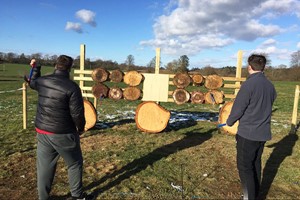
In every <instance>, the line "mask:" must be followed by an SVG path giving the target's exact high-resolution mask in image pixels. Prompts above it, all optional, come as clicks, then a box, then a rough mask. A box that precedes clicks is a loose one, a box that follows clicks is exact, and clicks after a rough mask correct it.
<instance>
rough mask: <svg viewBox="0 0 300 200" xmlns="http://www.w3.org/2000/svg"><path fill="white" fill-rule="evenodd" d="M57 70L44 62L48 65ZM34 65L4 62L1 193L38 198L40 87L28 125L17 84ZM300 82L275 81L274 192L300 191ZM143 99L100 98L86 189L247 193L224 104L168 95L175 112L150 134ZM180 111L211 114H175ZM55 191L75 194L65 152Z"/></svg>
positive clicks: (144, 194)
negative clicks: (144, 126) (298, 100)
mask: <svg viewBox="0 0 300 200" xmlns="http://www.w3.org/2000/svg"><path fill="white" fill-rule="evenodd" d="M52 70H53V68H50V67H45V68H43V73H44V74H45V73H49V72H51V71H52ZM28 73H29V68H28V66H21V65H5V67H3V65H0V97H1V98H0V113H1V114H0V120H1V123H0V132H1V135H0V169H1V170H0V199H16V200H17V199H37V191H36V168H35V161H36V157H35V156H36V150H35V148H36V138H35V132H34V122H33V121H34V117H35V110H36V103H37V95H36V92H35V91H32V90H30V89H28V128H27V129H26V130H23V126H22V91H21V90H18V89H19V88H21V87H22V83H23V79H22V77H23V75H24V74H28ZM297 84H298V85H299V84H300V83H299V82H274V85H275V87H276V90H277V93H278V97H277V99H276V101H275V103H274V108H273V110H274V112H273V116H272V133H273V139H272V140H271V141H268V142H267V143H266V148H265V151H264V154H263V168H264V169H263V180H262V182H263V183H262V185H263V192H264V194H266V195H267V199H299V197H300V169H299V160H300V144H299V140H298V135H297V134H296V135H290V134H289V131H290V128H291V116H292V109H293V101H294V94H295V85H297ZM139 103H141V101H132V102H131V101H125V100H120V101H113V100H110V99H104V100H102V101H99V102H98V107H97V112H98V122H97V125H96V127H95V128H94V129H92V130H90V131H88V132H86V133H85V134H84V135H83V137H82V139H81V145H82V151H83V154H84V176H83V177H84V186H85V189H86V190H87V191H89V192H93V193H94V194H96V195H97V199H238V198H240V195H241V192H240V183H239V178H238V174H237V170H236V161H235V155H236V152H235V139H234V136H232V135H227V134H225V133H224V132H222V131H220V130H218V129H217V128H216V124H217V121H216V120H217V117H218V110H219V107H218V106H212V105H196V104H190V103H187V104H184V105H181V106H178V105H175V104H174V103H161V105H162V106H163V107H165V108H166V109H168V110H170V111H171V117H172V119H175V120H172V122H170V123H169V125H168V127H167V128H166V129H165V130H164V131H163V132H162V133H159V134H147V133H143V132H141V131H140V130H139V129H137V127H136V124H135V122H134V113H135V109H136V107H137V105H138V104H139ZM298 111H300V108H299V110H298ZM179 113H184V114H187V116H189V115H193V116H198V115H203V116H204V118H205V119H203V120H195V119H194V118H188V119H187V120H176V119H177V118H176V116H178V114H179ZM299 117H300V116H299V114H298V120H297V121H298V122H299ZM298 134H299V131H298ZM180 187H181V188H180ZM51 195H52V199H65V198H66V197H68V196H69V188H68V179H67V171H66V168H65V166H64V163H63V161H62V160H59V164H58V168H57V173H56V177H55V180H54V184H53V188H52V192H51Z"/></svg>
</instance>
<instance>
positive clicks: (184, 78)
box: [173, 73, 191, 88]
mask: <svg viewBox="0 0 300 200" xmlns="http://www.w3.org/2000/svg"><path fill="white" fill-rule="evenodd" d="M173 83H174V85H176V87H177V88H186V87H187V86H188V85H189V84H190V83H191V77H190V76H189V75H188V74H187V73H177V74H175V76H174V78H173Z"/></svg>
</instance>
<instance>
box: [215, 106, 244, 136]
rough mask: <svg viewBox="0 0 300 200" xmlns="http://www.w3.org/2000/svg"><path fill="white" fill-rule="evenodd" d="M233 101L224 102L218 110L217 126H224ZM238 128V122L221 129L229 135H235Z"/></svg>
mask: <svg viewBox="0 0 300 200" xmlns="http://www.w3.org/2000/svg"><path fill="white" fill-rule="evenodd" d="M233 103H234V102H233V101H229V102H226V103H225V104H224V105H223V106H222V107H221V109H220V113H219V124H226V121H227V119H228V117H229V115H230V112H231V109H232V106H233ZM238 126H239V122H238V121H237V122H236V123H235V124H234V125H233V126H223V127H222V129H223V130H224V131H225V132H226V133H229V134H231V135H235V134H236V133H237V130H238Z"/></svg>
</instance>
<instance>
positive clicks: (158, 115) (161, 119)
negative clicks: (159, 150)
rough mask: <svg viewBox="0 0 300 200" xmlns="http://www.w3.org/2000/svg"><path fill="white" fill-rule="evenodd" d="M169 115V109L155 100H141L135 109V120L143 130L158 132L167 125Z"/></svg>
mask: <svg viewBox="0 0 300 200" xmlns="http://www.w3.org/2000/svg"><path fill="white" fill-rule="evenodd" d="M170 116H171V114H170V112H169V111H167V110H166V109H164V108H163V107H162V106H160V105H158V104H156V103H155V102H150V101H149V102H143V103H141V104H140V105H138V107H137V109H136V115H135V122H136V125H137V127H138V128H139V129H140V130H142V131H144V132H148V133H159V132H161V131H163V130H164V129H165V128H166V127H167V125H168V122H169V119H170Z"/></svg>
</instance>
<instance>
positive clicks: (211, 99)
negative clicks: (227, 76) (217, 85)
mask: <svg viewBox="0 0 300 200" xmlns="http://www.w3.org/2000/svg"><path fill="white" fill-rule="evenodd" d="M223 101H224V94H223V92H222V91H219V90H211V91H208V92H207V93H206V94H205V103H208V104H221V103H223Z"/></svg>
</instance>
